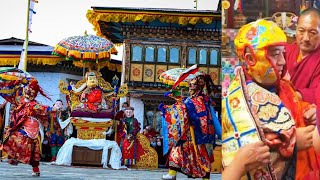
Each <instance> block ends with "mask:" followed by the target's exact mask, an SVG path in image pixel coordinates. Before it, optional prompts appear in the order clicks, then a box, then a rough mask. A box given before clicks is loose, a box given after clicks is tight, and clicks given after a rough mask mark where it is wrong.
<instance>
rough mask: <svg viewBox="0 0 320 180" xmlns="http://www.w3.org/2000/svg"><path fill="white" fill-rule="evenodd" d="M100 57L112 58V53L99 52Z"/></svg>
mask: <svg viewBox="0 0 320 180" xmlns="http://www.w3.org/2000/svg"><path fill="white" fill-rule="evenodd" d="M98 59H110V53H109V52H99V53H98Z"/></svg>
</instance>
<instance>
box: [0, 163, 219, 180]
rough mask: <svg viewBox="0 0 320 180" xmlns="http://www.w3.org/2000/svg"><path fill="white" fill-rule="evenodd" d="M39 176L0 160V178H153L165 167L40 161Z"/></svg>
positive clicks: (181, 178) (216, 178)
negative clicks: (123, 167)
mask: <svg viewBox="0 0 320 180" xmlns="http://www.w3.org/2000/svg"><path fill="white" fill-rule="evenodd" d="M40 169H41V176H40V177H32V176H31V172H32V168H31V166H29V165H25V164H19V165H18V166H12V165H9V164H8V163H6V162H0V179H3V180H13V179H23V180H27V179H39V180H40V179H48V180H49V179H50V180H73V179H74V180H81V179H83V180H87V179H88V180H91V179H92V180H96V179H99V180H100V179H106V180H122V179H123V180H124V179H129V180H140V179H141V180H153V179H158V180H159V179H161V176H162V175H163V174H166V172H167V170H166V169H157V170H135V169H129V170H112V169H103V168H100V167H85V166H70V167H69V166H56V165H51V164H50V163H44V162H41V164H40ZM211 179H214V180H219V179H221V175H220V174H212V176H211ZM177 180H190V179H188V178H187V176H185V175H183V174H180V173H178V176H177Z"/></svg>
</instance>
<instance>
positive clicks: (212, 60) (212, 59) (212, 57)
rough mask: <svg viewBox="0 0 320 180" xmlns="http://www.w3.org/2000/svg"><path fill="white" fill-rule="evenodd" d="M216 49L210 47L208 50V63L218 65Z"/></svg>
mask: <svg viewBox="0 0 320 180" xmlns="http://www.w3.org/2000/svg"><path fill="white" fill-rule="evenodd" d="M218 58H219V56H218V50H216V49H211V51H210V65H218Z"/></svg>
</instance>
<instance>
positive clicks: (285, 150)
mask: <svg viewBox="0 0 320 180" xmlns="http://www.w3.org/2000/svg"><path fill="white" fill-rule="evenodd" d="M228 92H229V94H228V96H227V97H226V98H225V99H224V100H223V101H222V107H225V108H222V109H223V112H222V120H223V121H222V128H223V134H222V158H223V165H224V166H228V165H229V164H230V163H231V161H232V159H233V158H234V155H235V154H236V152H237V150H238V149H239V148H240V147H241V146H244V145H246V144H249V143H254V142H258V141H265V142H266V144H267V145H268V146H269V147H270V149H271V154H272V156H273V157H277V158H273V159H272V165H271V164H269V165H268V166H265V167H263V168H261V169H256V170H253V171H251V172H249V173H247V178H248V179H259V178H262V177H264V178H267V179H268V178H271V177H273V178H278V179H281V177H282V176H283V174H284V173H285V172H286V170H287V165H286V162H288V161H289V159H290V157H292V156H293V150H294V149H293V148H294V144H295V122H294V120H293V118H292V115H291V113H290V111H289V110H288V109H287V108H286V107H285V106H284V104H283V103H282V102H281V100H280V98H279V97H278V96H277V95H276V94H275V93H271V92H269V91H267V90H265V89H263V88H262V87H260V86H258V85H257V84H255V83H253V82H251V81H248V82H245V79H244V74H243V72H242V71H241V70H240V71H239V74H238V75H237V76H236V78H235V79H234V80H233V82H232V83H231V84H230V87H229V89H228Z"/></svg>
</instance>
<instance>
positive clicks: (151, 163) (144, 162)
mask: <svg viewBox="0 0 320 180" xmlns="http://www.w3.org/2000/svg"><path fill="white" fill-rule="evenodd" d="M137 139H138V142H139V143H140V144H141V146H142V148H143V150H145V152H146V153H145V154H143V155H142V156H140V159H139V161H137V165H136V166H137V167H138V168H147V169H157V168H158V154H157V152H156V150H154V149H153V148H152V147H151V146H150V142H149V140H148V138H147V137H146V136H145V135H143V134H140V133H138V134H137Z"/></svg>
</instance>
